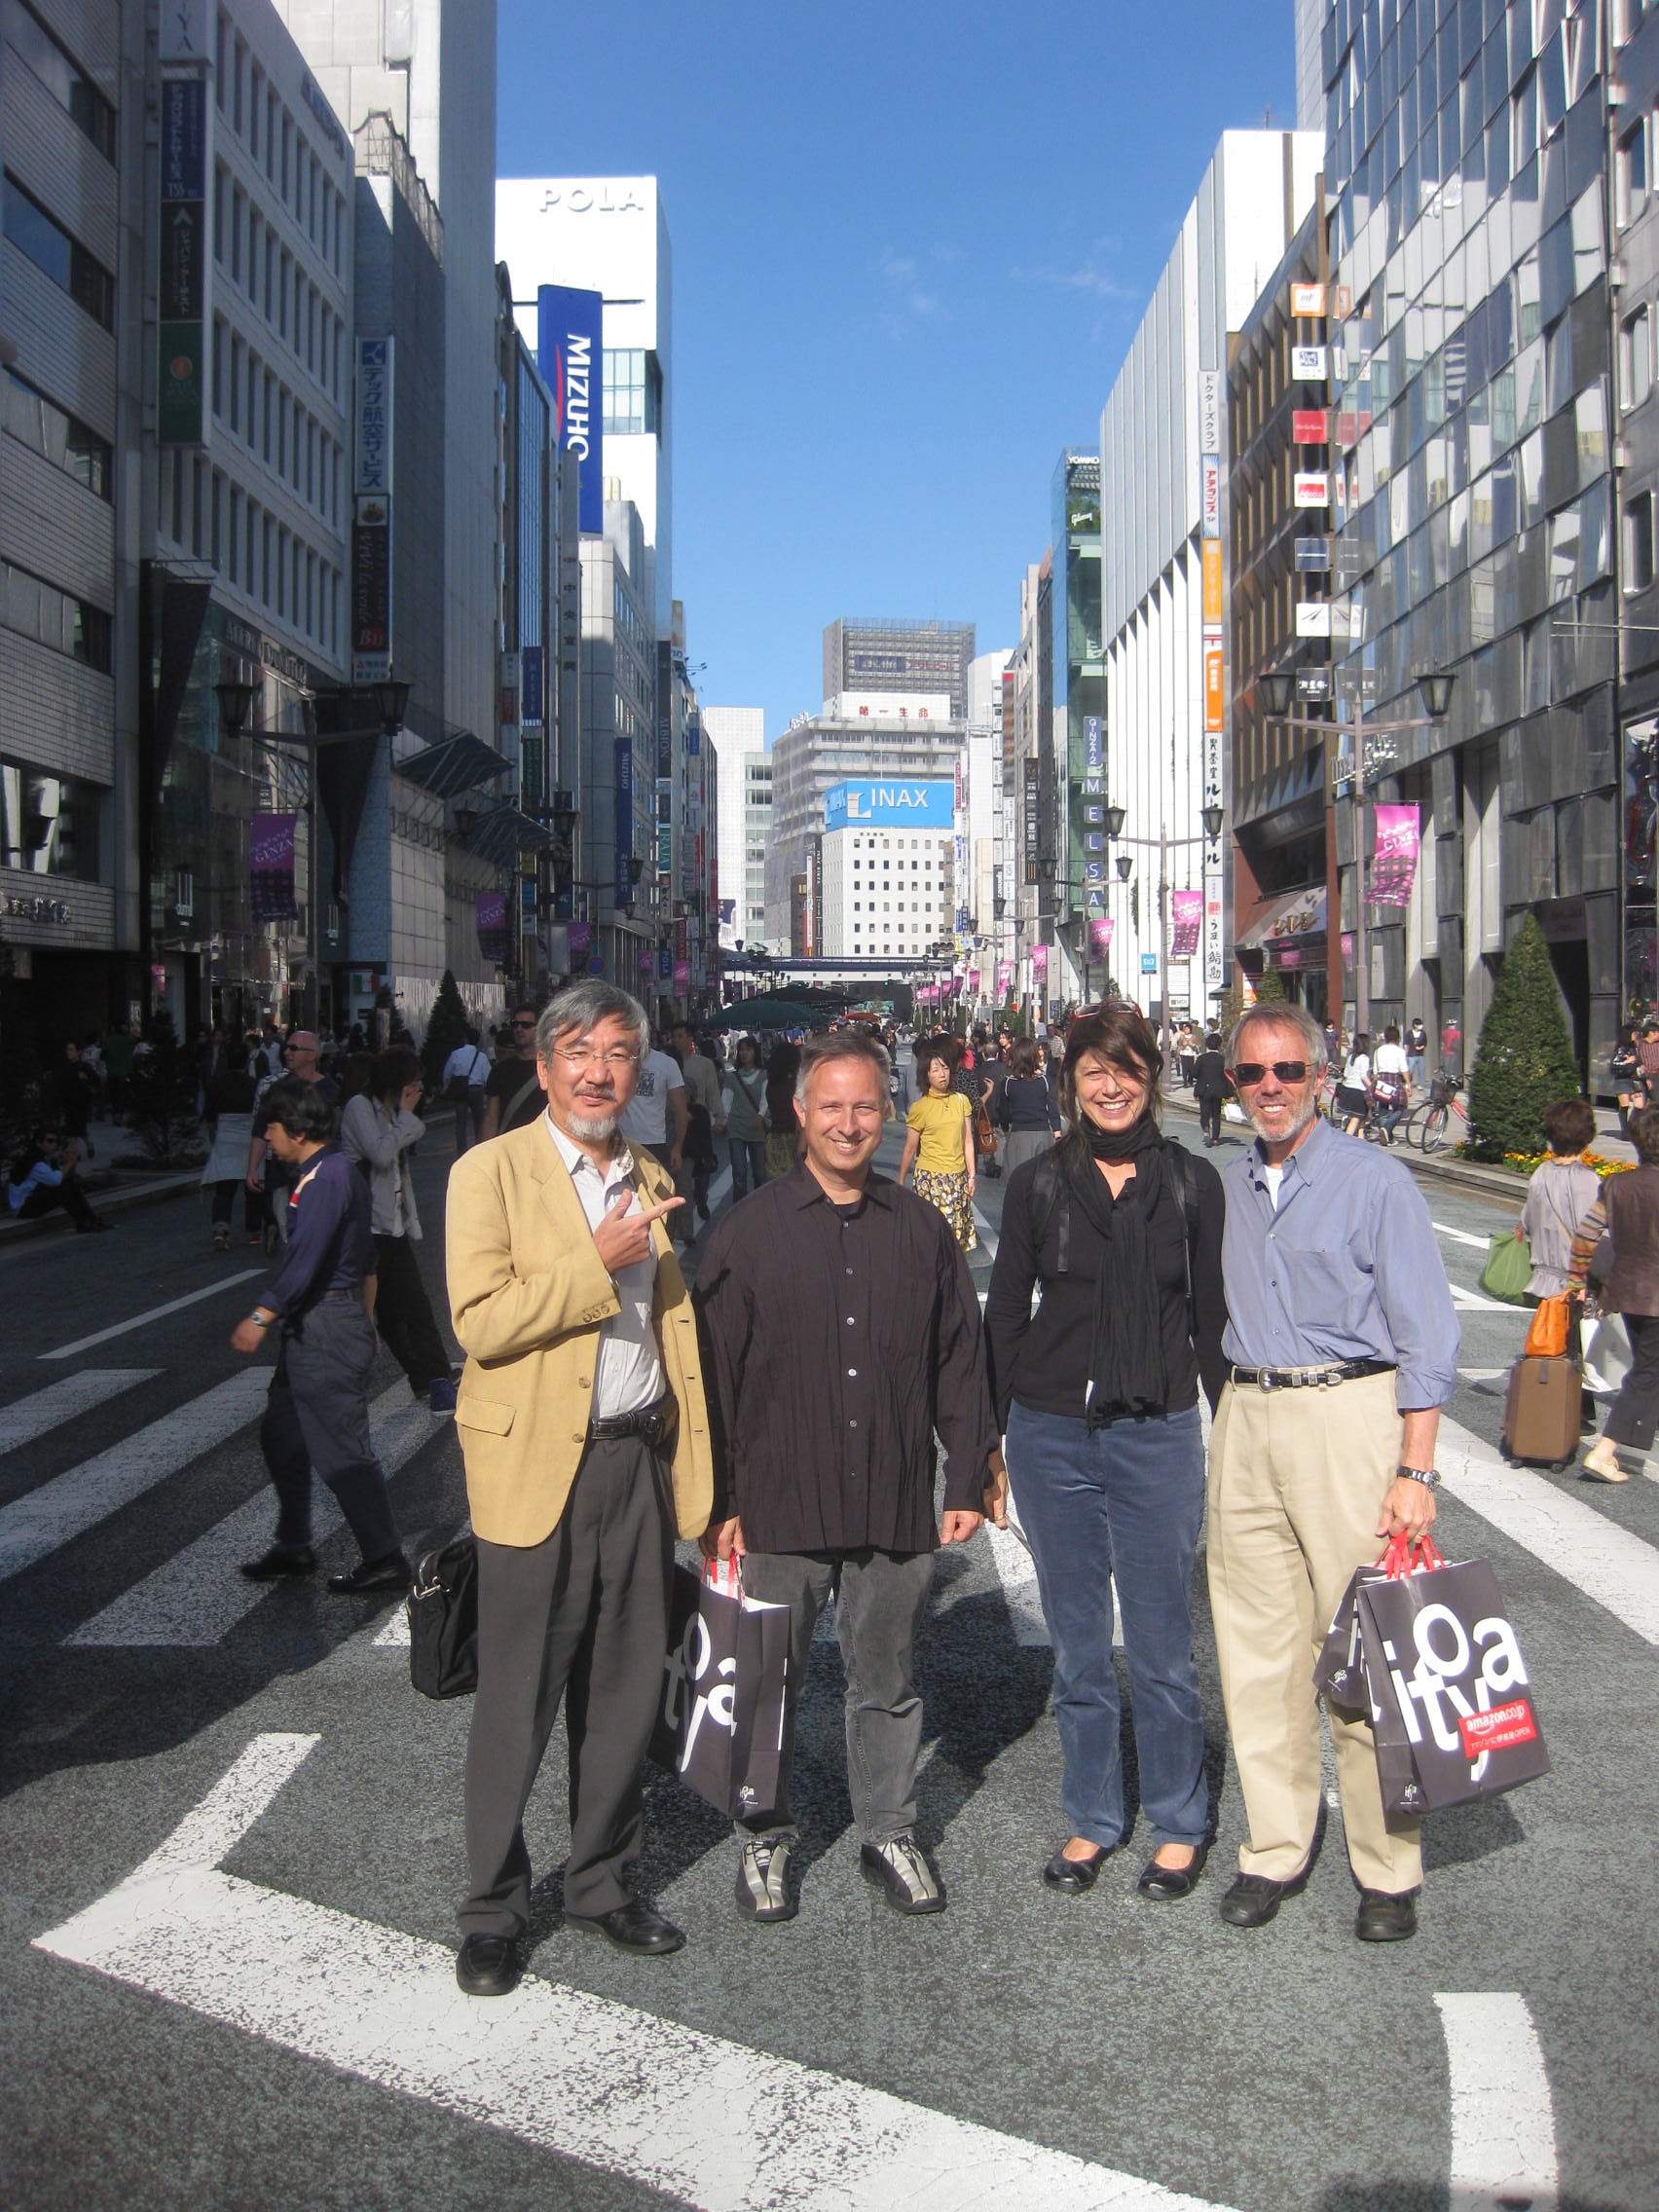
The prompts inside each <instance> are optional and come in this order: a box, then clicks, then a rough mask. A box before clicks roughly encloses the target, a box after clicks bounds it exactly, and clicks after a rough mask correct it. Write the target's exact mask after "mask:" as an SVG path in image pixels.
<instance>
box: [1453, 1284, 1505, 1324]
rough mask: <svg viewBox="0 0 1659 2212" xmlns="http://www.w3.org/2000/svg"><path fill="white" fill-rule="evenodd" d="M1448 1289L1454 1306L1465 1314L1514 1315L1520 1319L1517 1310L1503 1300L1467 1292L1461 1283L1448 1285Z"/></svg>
mask: <svg viewBox="0 0 1659 2212" xmlns="http://www.w3.org/2000/svg"><path fill="white" fill-rule="evenodd" d="M1446 1287H1447V1289H1448V1290H1449V1291H1450V1292H1451V1293H1452V1303H1453V1305H1454V1306H1456V1307H1457V1308H1459V1309H1461V1310H1462V1311H1463V1312H1465V1313H1514V1314H1515V1316H1516V1318H1517V1320H1519V1319H1520V1314H1519V1312H1518V1311H1517V1309H1516V1308H1515V1307H1513V1306H1510V1305H1506V1304H1505V1302H1504V1301H1503V1300H1502V1299H1501V1298H1484V1297H1482V1295H1481V1293H1480V1292H1479V1291H1478V1290H1465V1289H1464V1288H1463V1286H1462V1284H1461V1283H1460V1282H1453V1283H1448V1284H1447V1286H1446Z"/></svg>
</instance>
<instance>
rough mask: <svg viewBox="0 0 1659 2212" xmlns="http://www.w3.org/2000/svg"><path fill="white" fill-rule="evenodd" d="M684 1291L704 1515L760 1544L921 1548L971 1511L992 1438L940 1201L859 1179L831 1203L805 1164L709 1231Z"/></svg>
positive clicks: (970, 1319)
mask: <svg viewBox="0 0 1659 2212" xmlns="http://www.w3.org/2000/svg"><path fill="white" fill-rule="evenodd" d="M692 1295H693V1301H694V1304H695V1306H696V1309H697V1313H698V1318H699V1321H700V1323H701V1326H702V1331H703V1336H704V1342H705V1353H704V1357H705V1360H706V1362H707V1365H706V1368H705V1373H707V1374H710V1375H712V1376H713V1378H714V1382H715V1390H714V1393H713V1396H712V1398H711V1405H710V1411H711V1413H712V1414H713V1416H714V1418H715V1427H716V1450H715V1514H716V1517H717V1518H719V1519H724V1518H727V1517H729V1516H730V1515H731V1514H733V1513H736V1514H738V1515H739V1516H740V1517H741V1519H742V1522H743V1535H744V1541H745V1543H746V1544H747V1545H748V1547H749V1548H750V1549H751V1550H752V1551H757V1552H808V1551H853V1550H857V1549H859V1548H860V1547H862V1546H864V1545H866V1544H869V1545H874V1546H875V1547H876V1548H877V1549H878V1550H882V1551H893V1552H925V1551H932V1550H933V1549H934V1548H935V1546H936V1545H937V1543H938V1541H939V1531H938V1528H937V1525H936V1523H935V1520H934V1434H935V1431H936V1430H937V1431H938V1434H939V1436H940V1440H941V1441H942V1443H943V1445H944V1448H945V1455H946V1456H945V1470H944V1503H945V1507H946V1510H947V1511H949V1510H955V1511H967V1512H974V1513H977V1512H979V1511H980V1510H981V1503H982V1497H983V1491H984V1484H985V1476H986V1462H987V1460H988V1458H989V1456H990V1454H991V1452H992V1451H993V1450H994V1449H995V1446H996V1443H997V1430H996V1425H995V1423H994V1421H993V1419H992V1417H991V1400H990V1391H989V1388H988V1386H987V1383H986V1378H985V1353H984V1339H983V1335H982V1332H981V1329H980V1326H979V1304H978V1299H977V1296H976V1294H975V1290H974V1284H973V1278H972V1277H971V1276H970V1274H969V1272H968V1266H967V1262H966V1261H965V1260H964V1259H963V1257H962V1254H961V1252H960V1251H959V1250H958V1249H957V1245H956V1239H955V1238H954V1237H953V1236H952V1235H951V1233H950V1231H949V1229H948V1228H947V1227H946V1225H945V1221H944V1217H943V1215H942V1214H940V1212H938V1211H937V1210H936V1208H934V1207H933V1206H930V1205H928V1204H927V1203H926V1202H925V1201H924V1200H922V1199H921V1198H917V1197H916V1196H915V1195H914V1194H913V1193H912V1192H909V1191H901V1190H900V1189H899V1188H898V1186H897V1185H896V1184H893V1183H890V1182H889V1181H888V1180H887V1179H886V1178H885V1177H884V1176H880V1175H872V1176H871V1177H870V1179H869V1182H868V1183H867V1184H866V1188H865V1194H864V1197H863V1198H861V1199H860V1200H859V1202H858V1203H857V1204H856V1205H852V1206H841V1205H835V1204H832V1203H831V1202H830V1198H829V1197H828V1196H827V1195H826V1193H825V1191H824V1189H823V1186H822V1185H821V1184H820V1183H819V1182H818V1180H817V1178H816V1177H815V1176H814V1175H813V1174H812V1173H811V1172H810V1170H809V1169H808V1168H806V1167H804V1166H801V1167H796V1168H794V1169H793V1171H792V1172H791V1173H790V1174H788V1175H783V1176H779V1177H777V1178H776V1179H775V1180H774V1181H772V1182H769V1183H763V1184H762V1185H761V1187H760V1188H759V1190H757V1191H756V1192H755V1193H754V1194H753V1195H752V1196H751V1197H749V1198H745V1199H744V1201H743V1203H742V1204H741V1205H740V1206H734V1207H733V1208H732V1209H731V1211H730V1212H729V1213H728V1214H726V1215H725V1216H724V1217H723V1218H722V1219H721V1220H720V1221H719V1223H718V1224H717V1225H716V1227H715V1228H714V1230H713V1231H712V1232H711V1234H710V1236H709V1239H708V1243H707V1245H706V1246H705V1249H704V1253H703V1259H702V1263H701V1265H700V1266H699V1268H698V1270H697V1284H696V1289H695V1291H694V1292H693V1294H692Z"/></svg>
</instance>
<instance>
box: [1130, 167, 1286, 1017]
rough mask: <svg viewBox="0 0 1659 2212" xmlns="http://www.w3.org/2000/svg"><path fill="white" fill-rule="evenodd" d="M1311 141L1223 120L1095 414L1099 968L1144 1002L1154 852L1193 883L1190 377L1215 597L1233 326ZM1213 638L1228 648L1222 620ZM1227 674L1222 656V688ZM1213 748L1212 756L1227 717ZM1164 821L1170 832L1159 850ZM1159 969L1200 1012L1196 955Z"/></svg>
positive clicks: (1198, 772) (1196, 671) (1275, 255)
mask: <svg viewBox="0 0 1659 2212" xmlns="http://www.w3.org/2000/svg"><path fill="white" fill-rule="evenodd" d="M1323 143H1324V141H1323V134H1322V133H1316V132H1311V131H1278V130H1230V131H1227V132H1225V133H1224V134H1223V137H1222V139H1221V143H1220V144H1219V146H1218V147H1217V149H1216V152H1215V155H1214V157H1213V159H1212V160H1211V162H1210V165H1209V167H1208V168H1207V169H1206V171H1205V172H1204V176H1203V179H1202V182H1201V183H1200V185H1199V188H1198V194H1197V196H1196V198H1195V199H1194V201H1193V204H1192V205H1191V207H1189V208H1188V210H1187V214H1186V216H1185V218H1184V220H1183V222H1182V225H1181V230H1180V233H1179V236H1178V237H1177V239H1176V241H1175V246H1174V249H1173V251H1172V252H1171V254H1170V256H1169V259H1168V261H1167V262H1166V263H1165V264H1164V268H1163V272H1162V274H1161V276H1160V277H1159V280H1158V283H1157V285H1156V286H1155V288H1154V291H1153V296H1152V299H1151V301H1150V302H1149V303H1148V306H1147V311H1146V313H1145V314H1144V315H1143V317H1142V319H1141V323H1140V327H1139V328H1138V330H1137V331H1136V333H1135V335H1134V338H1133V339H1132V340H1131V342H1130V345H1129V349H1128V351H1127V353H1126V355H1125V356H1124V365H1123V368H1122V369H1121V370H1120V372H1119V375H1118V380H1117V382H1116V384H1115V385H1114V386H1113V387H1112V391H1111V393H1110V395H1109V397H1108V399H1107V401H1106V405H1105V407H1104V409H1103V410H1102V413H1101V418H1100V480H1101V620H1102V627H1103V629H1104V632H1105V636H1106V641H1107V645H1106V757H1107V790H1108V793H1109V796H1110V798H1111V800H1112V802H1113V804H1115V805H1120V806H1122V807H1123V808H1124V814H1125V821H1124V837H1123V840H1122V841H1121V842H1120V843H1119V844H1118V845H1117V846H1116V847H1115V848H1114V853H1113V858H1114V861H1116V858H1117V856H1118V854H1120V853H1129V854H1131V855H1132V856H1133V859H1134V873H1133V878H1132V881H1131V883H1130V884H1129V885H1128V886H1124V885H1123V884H1122V883H1120V882H1119V880H1118V878H1117V873H1116V869H1115V867H1114V871H1113V875H1112V880H1111V896H1110V904H1111V912H1112V916H1113V919H1114V921H1115V923H1116V925H1117V926H1116V932H1115V935H1114V937H1113V941H1112V968H1113V972H1114V974H1115V975H1116V977H1117V978H1118V980H1119V982H1120V984H1121V985H1122V987H1123V988H1124V990H1125V991H1126V992H1127V993H1128V994H1129V995H1130V996H1131V997H1133V998H1135V999H1136V1000H1137V1001H1138V1003H1139V1004H1140V1005H1141V1006H1142V1007H1143V1008H1145V1009H1148V1010H1150V1009H1151V1007H1152V1006H1153V1004H1154V1002H1155V1001H1156V999H1157V996H1158V989H1159V976H1158V974H1157V973H1156V972H1154V973H1151V974H1146V975H1143V974H1142V973H1141V959H1142V955H1143V954H1153V955H1157V954H1158V953H1159V951H1160V949H1161V936H1160V899H1159V884H1160V871H1161V866H1162V867H1163V869H1164V874H1165V880H1166V882H1167V885H1168V887H1169V888H1170V889H1186V888H1192V889H1201V888H1202V884H1203V853H1202V850H1201V847H1200V845H1199V842H1198V840H1199V838H1200V836H1201V824H1200V821H1199V809H1200V807H1201V805H1202V803H1203V793H1202V751H1203V721H1204V684H1203V673H1204V672H1203V649H1204V640H1203V620H1202V591H1201V574H1200V559H1201V556H1200V553H1199V539H1198V529H1199V522H1200V513H1199V500H1200V494H1199V473H1198V461H1199V445H1198V375H1199V372H1200V371H1201V370H1206V369H1207V370H1214V371H1216V372H1218V373H1219V374H1220V375H1221V376H1222V378H1223V395H1224V398H1223V405H1222V409H1221V437H1222V452H1221V454H1220V456H1219V461H1220V469H1221V495H1222V512H1221V543H1222V547H1223V564H1224V567H1223V590H1224V595H1225V590H1226V571H1225V563H1226V546H1227V543H1228V513H1227V503H1226V502H1227V481H1228V457H1227V453H1226V434H1227V413H1226V406H1225V375H1226V369H1227V343H1228V335H1229V333H1230V332H1233V331H1236V330H1238V329H1239V328H1241V327H1242V325H1243V323H1244V321H1245V319H1246V317H1247V316H1248V314H1249V313H1250V310H1251V308H1252V307H1253V306H1254V305H1255V302H1256V299H1257V296H1258V294H1259V293H1260V290H1261V287H1262V285H1263V284H1264V283H1265V282H1266V281H1267V279H1268V278H1269V277H1270V276H1272V273H1273V271H1274V270H1275V269H1276V268H1277V266H1278V264H1279V262H1280V260H1281V259H1282V258H1283V254H1284V250H1285V247H1286V246H1287V245H1288V243H1289V242H1290V240H1291V238H1292V237H1293V236H1294V235H1295V232H1296V230H1297V227H1298V226H1299V225H1300V223H1301V222H1302V220H1303V218H1304V216H1305V215H1306V214H1307V212H1308V209H1309V206H1310V205H1311V203H1312V197H1313V190H1314V184H1315V180H1316V177H1317V173H1318V166H1319V160H1320V156H1321V153H1322V151H1323ZM1224 608H1225V597H1224ZM1221 643H1222V645H1223V649H1224V650H1225V644H1226V628H1225V619H1224V625H1223V630H1222V633H1221ZM1231 689H1232V685H1231V681H1230V678H1229V676H1228V673H1227V672H1226V670H1225V667H1224V672H1223V683H1222V693H1223V697H1224V698H1225V697H1228V696H1230V695H1231ZM1222 753H1223V758H1224V760H1225V758H1226V757H1227V747H1226V744H1225V733H1224V743H1223V748H1222ZM1161 836H1167V838H1168V839H1169V840H1170V841H1171V842H1170V845H1169V847H1168V848H1167V850H1166V851H1165V852H1164V854H1163V855H1162V856H1161V852H1160V842H1159V841H1160V838H1161ZM1188 840H1191V842H1188ZM1169 984H1170V992H1169V995H1170V1004H1171V1007H1172V1008H1174V1009H1176V1010H1178V1011H1180V1010H1183V1004H1184V1002H1188V1003H1190V1004H1191V1006H1192V1009H1193V1011H1194V1012H1195V1013H1198V1012H1199V1011H1200V1008H1201V1006H1202V1005H1203V1003H1204V998H1205V994H1204V987H1203V971H1202V968H1201V965H1200V962H1199V959H1198V958H1197V957H1196V958H1195V960H1194V961H1193V963H1192V966H1191V970H1190V972H1189V970H1188V969H1187V968H1185V967H1182V966H1172V967H1171V969H1170V972H1169Z"/></svg>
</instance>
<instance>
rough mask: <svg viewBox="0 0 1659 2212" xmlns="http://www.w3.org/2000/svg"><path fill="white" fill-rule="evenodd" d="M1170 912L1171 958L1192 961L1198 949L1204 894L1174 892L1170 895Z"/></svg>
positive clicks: (1198, 892) (1197, 892) (1199, 892)
mask: <svg viewBox="0 0 1659 2212" xmlns="http://www.w3.org/2000/svg"><path fill="white" fill-rule="evenodd" d="M1169 911H1170V916H1171V921H1172V927H1171V930H1170V933H1169V957H1170V959H1171V960H1191V959H1192V957H1193V955H1194V953H1195V952H1197V951H1198V931H1199V929H1200V927H1201V925H1202V922H1203V912H1204V895H1203V893H1202V892H1201V891H1172V892H1171V893H1170V895H1169Z"/></svg>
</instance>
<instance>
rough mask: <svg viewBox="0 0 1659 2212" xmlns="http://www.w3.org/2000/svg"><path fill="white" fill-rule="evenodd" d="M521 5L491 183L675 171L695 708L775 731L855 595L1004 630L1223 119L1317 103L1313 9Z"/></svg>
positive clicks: (744, 1) (992, 635)
mask: <svg viewBox="0 0 1659 2212" xmlns="http://www.w3.org/2000/svg"><path fill="white" fill-rule="evenodd" d="M499 9H500V70H499V85H500V92H499V112H498V171H499V173H500V174H502V175H506V176H526V175H560V174H576V175H590V174H591V175H600V174H607V173H609V174H616V175H630V174H642V173H651V174H655V175H656V176H658V177H659V178H660V179H661V181H662V190H663V196H664V203H665V206H666V208H667V213H668V221H669V228H670V233H671V236H672V239H673V245H674V264H675V267H674V277H675V282H674V350H675V361H674V369H675V383H676V391H675V399H674V409H675V414H674V437H675V484H674V501H675V506H674V514H675V576H674V588H675V592H676V594H677V596H678V597H680V598H682V600H683V601H684V602H685V610H686V625H687V643H688V646H689V651H690V658H691V660H692V662H693V663H696V662H706V663H707V666H706V668H705V669H704V670H703V672H702V673H701V674H700V676H699V677H698V680H697V681H698V685H699V688H700V690H701V692H702V696H703V697H704V699H705V700H709V701H713V702H716V703H719V704H721V705H734V706H737V705H745V706H760V707H763V708H764V709H765V713H766V735H767V740H768V742H770V741H771V740H772V739H773V738H775V737H776V736H777V735H778V733H779V732H780V731H781V730H782V729H783V728H784V727H785V726H786V724H787V723H788V721H789V719H790V717H791V716H792V715H793V714H798V713H800V712H802V711H803V710H810V709H814V708H816V707H817V705H818V704H819V695H820V691H821V668H822V632H823V628H824V625H825V624H826V623H827V622H829V621H830V620H832V619H833V617H834V616H835V615H837V614H895V615H922V616H932V615H938V616H940V617H943V618H946V619H950V620H971V621H974V622H976V623H977V625H978V644H979V648H980V650H981V651H983V650H988V649H989V648H990V647H991V646H993V645H1013V644H1014V642H1015V630H1016V625H1017V620H1018V609H1019V577H1020V573H1021V571H1022V569H1023V567H1024V565H1025V563H1026V562H1027V561H1034V560H1037V559H1039V558H1040V557H1041V555H1042V552H1043V549H1044V547H1045V545H1046V544H1047V543H1048V532H1049V498H1050V484H1051V478H1052V474H1053V468H1054V463H1055V461H1056V459H1057V458H1058V455H1059V453H1060V450H1061V448H1062V447H1063V446H1065V445H1067V444H1074V445H1084V446H1088V447H1092V445H1093V444H1094V441H1095V439H1096V436H1097V435H1098V430H1099V419H1100V407H1101V403H1102V401H1103V400H1104V398H1105V396H1106V393H1107V392H1108V390H1109V389H1110V388H1111V385H1112V380H1113V377H1114V376H1115V374H1116V372H1117V368H1118V365H1119V363H1120V361H1121V360H1122V358H1123V354H1124V349H1125V347H1126V346H1127V344H1128V341H1129V339H1130V337H1131V336H1132V335H1133V332H1134V328H1135V325H1136V323H1137V321H1138V320H1139V318H1140V314H1141V312H1142V310H1143V308H1144V306H1145V303H1146V300H1147V298H1148V296H1149V294H1150V292H1151V289H1152V285H1153V283H1154V282H1155V280H1156V278H1157V276H1158V272H1159V271H1160V269H1161V267H1162V265H1163V263H1164V261H1165V259H1166V258H1167V256H1168V253H1169V249H1170V246H1171V244H1172V242H1173V240H1174V237H1175V233H1176V230H1177V228H1178V227H1179V224H1180V221H1181V217H1182V215H1183V214H1184V213H1185V211H1186V208H1187V206H1188V203H1190V201H1191V199H1192V197H1193V194H1194V192H1195V191H1196V189H1197V187H1198V181H1199V178H1200V177H1201V175H1202V173H1203V169H1204V166H1205V164H1206V162H1207V161H1208V159H1209V156H1210V154H1211V152H1212V151H1213V149H1214V146H1215V142H1216V140H1217V139H1218V137H1219V136H1220V134H1221V132H1222V131H1223V130H1226V129H1240V128H1253V127H1256V126H1259V125H1260V124H1261V122H1262V121H1263V118H1264V114H1265V112H1266V111H1268V110H1270V109H1271V110H1272V123H1273V125H1274V126H1275V127H1278V128H1286V129H1288V128H1290V127H1291V126H1293V125H1294V122H1295V86H1294V70H1293V52H1292V17H1291V7H1290V0H1200V4H1197V5H1195V4H1191V0H1188V4H1185V5H1181V4H1175V0H1164V4H1162V5H1160V4H1159V0H1069V4H1065V5H1062V4H1060V0H1034V4H1032V5H1028V6H1026V7H1024V8H1021V7H1019V6H1017V5H1014V4H1011V0H997V4H988V0H963V4H962V5H959V6H955V7H947V6H944V5H940V4H939V0H887V4H886V5H871V4H869V0H838V4H837V5H835V6H826V5H824V4H822V0H818V4H816V5H807V6H802V5H800V4H799V0H795V4H794V5H793V6H792V5H788V4H786V5H784V6H781V7H778V6H774V7H770V8H762V7H757V6H754V5H750V4H749V0H732V4H727V0H715V4H714V5H713V6H711V7H707V8H703V9H694V8H690V7H687V6H686V5H685V4H684V0H677V4H673V5H670V4H667V0H636V4H635V5H633V6H631V7H628V8H625V9H615V8H608V7H607V8H599V7H590V8H585V9H583V8H576V7H570V6H560V7H549V6H547V5H546V0H499Z"/></svg>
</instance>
